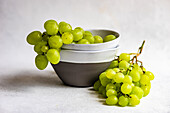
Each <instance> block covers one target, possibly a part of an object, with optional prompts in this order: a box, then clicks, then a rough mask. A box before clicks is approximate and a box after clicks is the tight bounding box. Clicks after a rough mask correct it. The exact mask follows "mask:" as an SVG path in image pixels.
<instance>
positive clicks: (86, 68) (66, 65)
mask: <svg viewBox="0 0 170 113" xmlns="http://www.w3.org/2000/svg"><path fill="white" fill-rule="evenodd" d="M99 31H100V30H99ZM96 32H97V31H96ZM106 32H107V33H108V31H106ZM109 32H110V30H109ZM102 33H104V34H105V35H106V33H105V32H102ZM99 35H102V34H99ZM107 35H109V34H107ZM75 45H76V44H75ZM82 45H83V44H82ZM93 45H94V44H93ZM99 45H100V44H99ZM85 46H88V45H84V48H85ZM118 48H119V46H118V45H116V46H115V47H113V46H111V48H107V47H106V49H105V48H103V49H101V50H90V51H89V50H75V49H72V50H71V49H62V50H61V52H60V55H61V60H60V63H59V64H55V65H54V64H52V67H53V68H54V70H55V72H56V73H57V75H58V76H59V78H60V79H61V80H62V81H63V83H64V84H66V85H69V86H76V87H89V86H92V85H93V83H94V82H95V81H96V80H97V79H98V76H99V75H100V73H102V72H103V71H104V70H106V69H107V68H108V66H109V65H110V63H111V61H112V60H113V59H114V57H115V55H116V53H117V51H118Z"/></svg>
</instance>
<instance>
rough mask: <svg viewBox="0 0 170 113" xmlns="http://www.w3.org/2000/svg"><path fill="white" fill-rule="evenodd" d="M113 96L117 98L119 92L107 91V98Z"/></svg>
mask: <svg viewBox="0 0 170 113" xmlns="http://www.w3.org/2000/svg"><path fill="white" fill-rule="evenodd" d="M112 95H115V96H117V91H116V90H114V89H108V90H106V96H107V97H110V96H112Z"/></svg>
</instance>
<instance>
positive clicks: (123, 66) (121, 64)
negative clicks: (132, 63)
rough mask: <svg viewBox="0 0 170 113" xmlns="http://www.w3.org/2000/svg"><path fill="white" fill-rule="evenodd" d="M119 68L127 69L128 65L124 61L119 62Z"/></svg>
mask: <svg viewBox="0 0 170 113" xmlns="http://www.w3.org/2000/svg"><path fill="white" fill-rule="evenodd" d="M119 68H120V69H125V70H126V69H128V68H129V63H128V62H127V61H125V60H122V61H120V63H119Z"/></svg>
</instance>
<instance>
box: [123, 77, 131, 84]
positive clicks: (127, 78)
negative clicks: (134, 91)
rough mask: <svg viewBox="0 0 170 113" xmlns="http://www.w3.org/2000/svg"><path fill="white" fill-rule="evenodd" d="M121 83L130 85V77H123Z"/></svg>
mask: <svg viewBox="0 0 170 113" xmlns="http://www.w3.org/2000/svg"><path fill="white" fill-rule="evenodd" d="M123 83H129V84H131V83H132V77H131V76H129V75H125V77H124V79H123Z"/></svg>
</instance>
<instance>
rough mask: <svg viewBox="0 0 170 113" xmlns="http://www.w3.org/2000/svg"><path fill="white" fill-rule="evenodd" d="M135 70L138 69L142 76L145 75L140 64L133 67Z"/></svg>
mask: <svg viewBox="0 0 170 113" xmlns="http://www.w3.org/2000/svg"><path fill="white" fill-rule="evenodd" d="M133 67H134V69H136V70H137V71H139V73H140V74H141V75H142V74H143V71H142V69H141V67H140V66H139V65H138V64H134V65H133Z"/></svg>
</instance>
